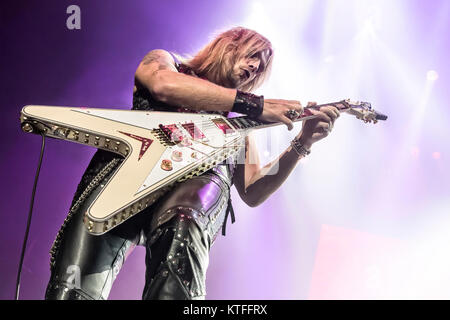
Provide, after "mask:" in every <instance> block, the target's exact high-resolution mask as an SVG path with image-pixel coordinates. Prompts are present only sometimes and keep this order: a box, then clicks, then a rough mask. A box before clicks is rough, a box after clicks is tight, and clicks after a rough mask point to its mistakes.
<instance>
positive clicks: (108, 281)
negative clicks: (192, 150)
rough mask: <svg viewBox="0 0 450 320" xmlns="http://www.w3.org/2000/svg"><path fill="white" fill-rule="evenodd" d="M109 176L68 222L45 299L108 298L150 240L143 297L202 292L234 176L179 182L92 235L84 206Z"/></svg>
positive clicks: (181, 296)
mask: <svg viewBox="0 0 450 320" xmlns="http://www.w3.org/2000/svg"><path fill="white" fill-rule="evenodd" d="M219 167H221V166H219ZM221 173H222V174H221ZM109 176H110V174H109V175H106V177H105V178H104V179H101V180H100V182H99V184H98V186H97V187H95V188H93V190H92V191H91V193H89V195H88V196H87V197H86V199H85V200H84V201H83V202H82V203H81V205H79V207H78V208H76V210H74V211H73V212H71V213H70V214H69V218H68V219H67V220H66V221H65V223H64V225H63V227H62V229H61V231H60V233H59V236H58V238H57V245H56V247H55V248H54V249H53V252H52V255H53V257H52V268H51V277H50V281H49V284H48V286H47V290H46V295H45V298H46V299H107V298H108V295H109V292H110V290H111V287H112V284H113V282H114V279H115V278H116V276H117V274H118V273H119V271H120V269H121V267H122V265H123V263H124V262H125V259H126V257H127V256H128V254H129V253H130V252H131V251H132V250H133V248H134V247H135V246H136V245H145V247H146V259H145V261H146V276H145V278H146V283H145V288H144V292H143V295H142V298H143V299H180V300H185V299H204V297H205V295H206V290H205V276H206V270H207V267H208V262H209V257H208V254H209V249H210V247H211V245H212V243H213V242H214V240H215V237H216V236H217V234H218V231H219V230H220V227H221V226H222V224H223V222H224V220H225V217H226V214H225V213H226V210H227V204H228V199H229V178H228V177H227V176H226V175H224V174H223V172H219V173H217V174H215V173H214V172H208V173H205V174H203V175H201V176H199V177H194V178H192V179H189V180H187V181H185V182H183V183H179V184H178V185H177V186H176V187H175V188H174V189H172V190H171V191H170V192H168V193H167V194H166V195H165V196H164V197H163V198H161V199H160V200H159V201H157V203H155V204H154V205H153V206H151V207H149V208H147V209H146V210H144V211H142V212H140V213H139V214H137V215H136V216H134V217H133V218H131V219H129V220H128V221H126V222H124V223H123V224H121V225H119V226H118V227H116V228H115V229H113V230H111V231H109V232H107V233H106V234H104V235H101V236H94V235H91V234H89V233H88V232H87V230H86V228H85V226H84V224H83V212H84V211H85V209H86V208H87V207H88V205H89V204H90V203H91V201H92V199H94V198H95V196H96V195H97V194H98V193H99V191H100V190H101V188H102V185H103V184H104V182H105V181H106V180H107V179H108V178H109Z"/></svg>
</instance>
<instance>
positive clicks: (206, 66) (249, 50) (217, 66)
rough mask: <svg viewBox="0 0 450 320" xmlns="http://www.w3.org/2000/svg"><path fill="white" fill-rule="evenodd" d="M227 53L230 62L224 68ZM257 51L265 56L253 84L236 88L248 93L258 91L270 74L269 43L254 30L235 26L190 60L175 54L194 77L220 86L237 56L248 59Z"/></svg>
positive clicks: (227, 77)
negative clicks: (208, 80) (229, 54)
mask: <svg viewBox="0 0 450 320" xmlns="http://www.w3.org/2000/svg"><path fill="white" fill-rule="evenodd" d="M230 51H234V52H233V54H231V59H232V61H229V63H230V64H228V65H227V63H225V59H226V58H225V54H226V53H228V52H230ZM258 52H264V55H265V57H266V59H265V60H261V66H260V68H261V70H263V71H262V72H258V73H257V75H256V77H255V78H254V79H253V81H251V82H250V83H248V84H246V85H245V87H243V88H240V89H241V90H245V91H252V90H254V89H256V88H258V87H259V86H260V85H261V84H262V83H263V82H264V80H265V79H266V78H267V77H268V75H269V74H270V70H271V67H272V58H273V49H272V44H271V43H270V41H269V40H267V39H266V38H265V37H264V36H262V35H261V34H259V33H257V32H256V31H253V30H250V29H247V28H243V27H235V28H232V29H230V30H227V31H225V32H222V33H220V34H218V35H217V36H216V37H215V38H214V40H212V41H211V42H210V43H208V44H207V45H206V46H205V47H204V48H203V49H201V50H200V51H199V52H198V53H197V54H196V55H194V56H193V57H192V58H183V57H181V56H179V55H177V57H178V58H179V60H180V62H181V63H182V64H184V65H186V66H188V67H190V68H191V69H192V70H193V71H194V72H195V74H197V75H198V76H200V77H206V78H208V79H210V80H211V81H213V82H215V83H224V80H226V81H227V80H229V77H230V70H229V68H230V66H231V67H232V66H234V64H235V62H236V61H238V60H239V59H240V58H241V57H243V56H248V57H250V56H252V55H254V54H255V53H258ZM224 78H225V79H224ZM228 82H229V81H228Z"/></svg>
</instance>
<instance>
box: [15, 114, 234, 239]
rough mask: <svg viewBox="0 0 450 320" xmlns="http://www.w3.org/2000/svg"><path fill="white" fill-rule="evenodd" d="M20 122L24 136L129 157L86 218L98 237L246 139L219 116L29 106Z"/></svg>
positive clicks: (110, 180) (226, 154) (88, 227)
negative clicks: (40, 136)
mask: <svg viewBox="0 0 450 320" xmlns="http://www.w3.org/2000/svg"><path fill="white" fill-rule="evenodd" d="M21 121H22V124H23V125H22V127H23V129H24V130H25V131H28V132H44V133H45V135H46V136H49V137H53V138H57V139H63V140H67V141H72V142H76V143H81V144H86V145H90V146H93V147H96V148H99V149H104V150H108V151H111V152H115V153H117V154H120V155H122V156H123V157H124V161H123V162H122V163H121V164H120V167H119V168H117V170H115V172H114V174H113V176H112V177H111V178H110V179H109V180H108V182H107V183H106V185H104V186H103V188H102V191H101V192H100V193H99V195H98V196H97V198H96V199H95V200H94V201H93V202H92V204H91V205H90V207H89V208H88V209H87V211H86V212H85V213H84V214H85V219H84V221H85V225H86V227H87V229H88V231H89V232H90V233H92V234H96V235H99V234H103V233H105V232H107V231H109V230H110V229H112V228H114V227H115V226H117V225H119V224H121V223H123V222H124V221H126V220H127V219H129V218H130V217H132V216H133V215H134V214H136V213H138V212H139V211H141V210H142V209H144V208H146V207H147V206H149V205H151V204H152V203H154V202H155V201H156V200H157V199H158V198H159V197H160V196H162V195H163V194H164V193H165V191H167V190H168V188H170V186H171V185H173V184H174V183H176V182H180V181H184V180H186V179H188V178H190V177H192V176H194V175H200V174H202V173H204V172H206V171H207V170H209V169H210V168H212V167H214V166H216V165H217V164H218V163H221V162H223V161H224V160H226V159H227V158H229V157H231V156H233V155H234V154H236V153H237V152H238V151H239V149H240V146H241V145H242V137H243V135H241V133H240V132H239V131H238V130H235V129H233V127H232V126H231V124H230V123H228V121H227V119H226V118H225V117H223V116H221V115H216V114H198V113H178V112H159V111H128V110H114V109H97V108H68V107H53V106H52V107H49V106H25V107H24V108H23V109H22V115H21Z"/></svg>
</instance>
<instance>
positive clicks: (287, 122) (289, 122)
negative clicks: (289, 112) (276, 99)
mask: <svg viewBox="0 0 450 320" xmlns="http://www.w3.org/2000/svg"><path fill="white" fill-rule="evenodd" d="M280 120H281V122H283V123H284V124H285V125H286V126H287V127H288V130H289V131H291V130H292V129H293V128H294V124H293V123H292V120H291V119H289V118H288V117H286V116H285V115H282V116H281V117H280Z"/></svg>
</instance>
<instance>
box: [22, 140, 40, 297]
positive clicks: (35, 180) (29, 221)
mask: <svg viewBox="0 0 450 320" xmlns="http://www.w3.org/2000/svg"><path fill="white" fill-rule="evenodd" d="M40 134H41V136H42V147H41V155H40V157H39V164H38V168H37V171H36V177H35V178H34V185H33V191H32V193H31V203H30V211H29V212H28V221H27V229H26V231H25V238H24V239H23V245H22V254H21V256H20V262H19V271H18V272H17V282H16V296H15V300H19V289H20V274H21V273H22V265H23V259H24V257H25V248H26V247H27V241H28V234H29V231H30V225H31V216H32V213H33V204H34V196H35V194H36V186H37V181H38V178H39V172H40V171H41V164H42V157H43V155H44V147H45V135H44V133H43V132H40Z"/></svg>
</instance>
